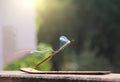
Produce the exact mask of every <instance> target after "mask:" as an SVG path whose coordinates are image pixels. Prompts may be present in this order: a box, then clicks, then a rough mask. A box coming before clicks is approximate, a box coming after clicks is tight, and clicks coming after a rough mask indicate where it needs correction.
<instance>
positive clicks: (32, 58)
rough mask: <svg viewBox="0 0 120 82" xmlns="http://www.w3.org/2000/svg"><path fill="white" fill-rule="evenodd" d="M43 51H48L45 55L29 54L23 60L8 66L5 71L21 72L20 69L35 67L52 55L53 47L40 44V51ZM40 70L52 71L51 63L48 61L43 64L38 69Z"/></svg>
mask: <svg viewBox="0 0 120 82" xmlns="http://www.w3.org/2000/svg"><path fill="white" fill-rule="evenodd" d="M43 49H45V50H47V51H46V52H44V53H37V52H34V53H32V54H28V55H27V56H25V57H23V58H21V59H20V60H17V61H15V62H13V63H12V64H10V65H7V66H6V67H5V68H4V69H5V70H19V68H26V67H34V66H35V65H36V64H37V63H38V62H40V61H41V60H43V59H44V58H46V57H47V56H49V55H50V54H51V53H52V50H51V46H50V45H48V44H45V43H40V44H39V45H38V49H37V50H38V51H43ZM37 69H38V70H51V64H50V61H47V62H45V63H43V64H41V65H40V66H39V67H38V68H37Z"/></svg>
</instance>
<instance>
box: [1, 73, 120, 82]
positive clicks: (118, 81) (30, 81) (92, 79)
mask: <svg viewBox="0 0 120 82" xmlns="http://www.w3.org/2000/svg"><path fill="white" fill-rule="evenodd" d="M0 82H120V74H114V73H110V74H105V75H74V74H67V75H66V74H28V73H25V72H21V71H1V72H0Z"/></svg>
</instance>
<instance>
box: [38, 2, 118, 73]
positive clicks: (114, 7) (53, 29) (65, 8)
mask: <svg viewBox="0 0 120 82" xmlns="http://www.w3.org/2000/svg"><path fill="white" fill-rule="evenodd" d="M40 1H42V0H40ZM39 6H41V7H39V8H40V9H38V10H37V12H38V13H37V14H38V17H40V19H41V20H42V24H41V26H40V29H39V31H38V42H42V41H44V42H47V43H50V44H52V45H53V47H54V48H55V49H56V48H57V47H58V46H57V45H58V43H59V42H58V37H59V36H60V35H66V36H68V37H70V38H71V39H72V38H74V39H75V40H76V42H75V44H74V46H73V47H70V48H71V50H74V51H75V52H76V55H77V57H76V60H78V62H79V61H80V60H79V55H80V54H81V53H83V51H84V52H86V51H89V50H91V51H93V52H94V54H96V56H95V58H97V57H101V56H103V57H105V58H107V59H108V60H109V62H110V65H111V66H112V67H113V70H114V71H117V72H120V70H119V68H120V64H119V57H120V55H119V53H120V52H119V47H120V41H119V40H120V39H119V37H120V33H119V31H120V28H119V25H120V24H119V22H120V16H119V14H120V11H119V8H120V1H119V0H43V2H41V5H39ZM62 59H63V58H62V56H59V55H58V56H56V57H55V58H53V61H54V67H55V64H56V63H57V64H58V65H61V63H62ZM101 63H103V62H102V61H101ZM58 65H57V66H56V68H55V69H54V70H59V69H58V68H59V66H58ZM78 70H79V68H78Z"/></svg>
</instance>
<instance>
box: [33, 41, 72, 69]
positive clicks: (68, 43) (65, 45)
mask: <svg viewBox="0 0 120 82" xmlns="http://www.w3.org/2000/svg"><path fill="white" fill-rule="evenodd" d="M73 41H74V40H72V41H68V42H67V43H66V44H64V45H63V46H62V47H60V48H59V49H58V50H56V51H55V52H53V53H52V54H51V55H50V56H48V57H47V58H45V59H43V60H42V61H41V62H39V63H38V64H36V65H35V67H34V69H36V68H37V67H38V66H39V65H41V64H42V63H44V62H45V61H47V60H48V59H50V58H52V57H53V56H54V55H56V54H58V53H59V52H60V51H61V50H63V49H64V48H65V47H67V46H68V45H70V44H71V43H72V42H73Z"/></svg>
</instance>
